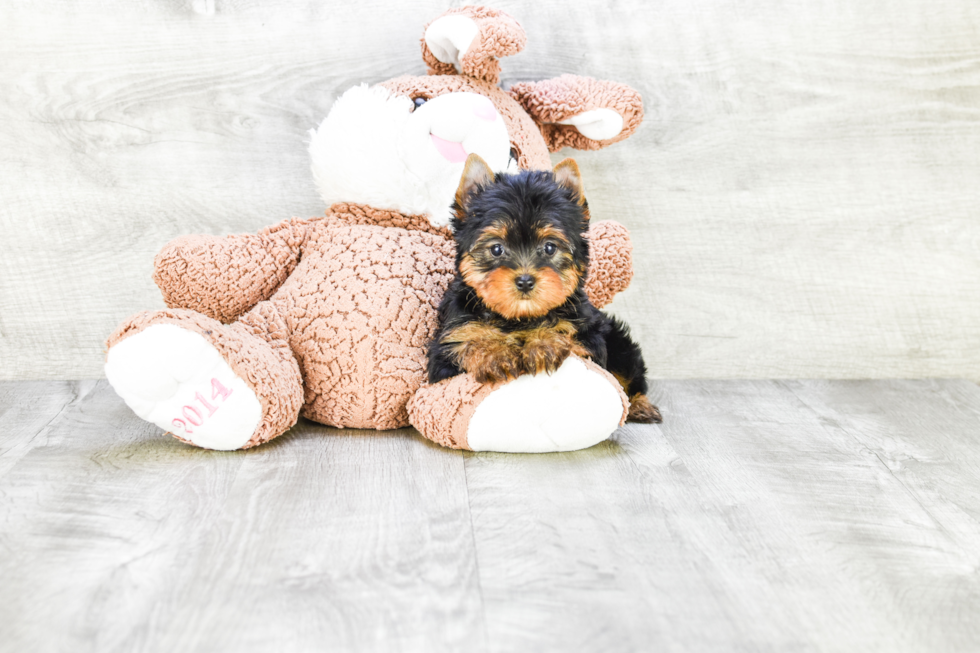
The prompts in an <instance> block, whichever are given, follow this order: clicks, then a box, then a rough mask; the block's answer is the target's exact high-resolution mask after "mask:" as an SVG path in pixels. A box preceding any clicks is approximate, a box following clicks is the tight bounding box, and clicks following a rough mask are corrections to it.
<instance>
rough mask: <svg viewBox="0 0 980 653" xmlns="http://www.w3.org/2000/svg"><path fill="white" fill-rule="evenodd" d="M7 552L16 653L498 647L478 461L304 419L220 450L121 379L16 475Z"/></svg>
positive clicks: (0, 520)
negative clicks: (134, 399)
mask: <svg viewBox="0 0 980 653" xmlns="http://www.w3.org/2000/svg"><path fill="white" fill-rule="evenodd" d="M328 433H329V435H328ZM0 437H2V436H0ZM0 550H2V551H3V555H2V556H0V586H2V588H3V590H2V591H0V650H2V651H24V650H31V651H63V650H92V651H127V652H129V651H175V650H180V651H223V650H226V651H269V650H283V651H287V650H288V651H322V650H336V651H343V650H358V651H372V650H376V651H389V650H440V651H441V650H446V651H449V650H475V646H478V645H482V643H483V641H484V637H485V630H484V627H483V621H482V619H483V616H482V610H481V607H480V606H481V604H480V593H479V587H478V585H477V582H478V579H477V574H476V561H475V557H474V555H473V546H472V532H471V528H470V518H469V513H468V506H467V501H466V487H465V478H464V473H463V461H462V456H461V454H459V453H458V452H456V453H451V452H447V451H445V450H443V449H440V448H438V447H436V446H435V445H433V444H431V443H428V442H427V441H424V440H422V439H421V438H419V437H418V436H417V435H415V434H413V433H410V432H386V433H384V434H379V433H377V432H357V431H348V432H338V431H337V430H335V429H328V428H326V427H321V426H317V425H314V424H311V423H308V422H303V423H301V424H300V425H298V426H297V427H295V428H294V429H293V430H292V431H291V432H290V433H289V434H288V435H285V436H282V437H280V438H279V439H277V440H276V441H275V442H273V443H270V444H269V445H268V446H263V447H261V448H258V449H253V450H251V451H249V452H235V453H232V454H228V453H220V452H209V451H204V450H200V449H195V448H192V447H188V446H186V445H183V444H181V443H179V442H178V441H176V440H173V439H171V438H168V437H161V435H160V433H159V429H157V428H156V427H154V426H152V425H149V424H147V423H144V422H142V421H140V420H139V419H138V418H136V417H135V416H133V415H132V413H131V411H129V410H128V408H127V407H126V406H125V405H124V404H123V403H122V402H121V400H120V399H119V398H118V397H116V395H115V393H114V392H113V391H112V389H111V388H110V387H109V386H108V385H107V384H106V383H105V382H104V381H102V382H99V385H98V387H97V389H96V391H94V392H92V393H90V394H89V395H87V396H86V397H85V398H84V399H82V400H81V401H79V402H77V403H76V404H75V405H74V406H72V407H71V408H70V409H69V410H67V411H66V412H65V413H64V414H63V415H62V416H61V417H60V418H59V419H58V420H57V421H56V422H55V423H53V424H52V425H51V427H50V428H49V430H48V432H47V435H46V438H45V442H44V444H43V445H39V446H36V447H34V448H33V449H32V450H31V451H30V452H29V453H28V454H27V455H26V456H24V457H23V458H22V459H21V460H20V463H19V464H18V465H17V466H15V467H14V468H13V469H12V470H11V471H10V472H8V473H7V474H6V475H5V476H3V477H0ZM474 642H475V644H474Z"/></svg>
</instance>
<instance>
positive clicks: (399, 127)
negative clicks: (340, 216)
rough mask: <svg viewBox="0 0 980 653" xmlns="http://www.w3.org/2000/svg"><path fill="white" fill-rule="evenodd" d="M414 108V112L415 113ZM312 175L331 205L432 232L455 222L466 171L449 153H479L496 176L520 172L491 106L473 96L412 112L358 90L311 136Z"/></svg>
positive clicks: (376, 92)
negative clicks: (414, 222) (400, 217)
mask: <svg viewBox="0 0 980 653" xmlns="http://www.w3.org/2000/svg"><path fill="white" fill-rule="evenodd" d="M413 109H414V110H413ZM311 134H312V137H313V140H312V142H311V143H310V156H311V158H312V165H313V177H314V179H315V180H316V183H317V186H318V188H319V190H320V194H321V196H322V197H323V199H324V201H325V202H326V203H327V205H328V206H329V205H331V204H333V203H335V202H356V203H359V204H368V205H370V206H373V207H376V208H382V209H392V210H396V211H399V212H401V213H406V214H410V215H426V216H428V217H429V220H430V222H431V223H432V224H433V225H435V226H445V225H448V224H449V220H450V206H451V205H452V202H453V196H454V195H455V192H456V187H457V186H458V185H459V178H460V175H461V174H462V172H463V161H464V160H465V156H463V157H462V159H458V157H456V159H458V160H450V159H447V158H446V156H445V154H444V153H443V151H446V150H447V146H446V143H445V142H443V143H441V146H442V147H443V151H440V144H439V143H438V142H437V141H433V136H435V137H436V138H437V139H442V141H449V142H450V143H449V146H448V148H449V149H452V148H453V147H459V148H462V153H464V154H473V153H476V154H479V155H480V156H481V157H482V158H483V159H484V160H485V161H486V162H487V164H488V165H489V166H490V167H491V168H492V169H493V170H494V171H495V172H503V171H505V170H508V165H511V166H512V167H511V169H510V171H512V172H513V171H516V167H515V164H513V163H511V162H510V137H509V136H508V134H507V128H506V126H505V125H504V121H503V118H502V117H501V116H500V115H499V114H497V112H496V109H494V108H493V104H492V103H491V102H490V101H489V100H488V99H487V98H485V97H483V96H482V95H478V94H475V93H448V94H446V95H441V96H439V97H436V98H433V99H431V100H429V101H428V102H426V103H425V104H423V105H422V106H420V107H418V108H417V109H415V108H414V104H413V103H412V99H411V98H409V97H405V96H397V95H392V94H391V93H390V92H389V91H388V90H387V89H386V88H384V87H381V86H372V87H368V86H367V85H363V84H362V85H360V86H355V87H353V88H351V89H350V90H348V91H347V92H346V93H344V94H343V95H342V96H341V97H340V98H339V99H338V100H337V101H336V102H335V103H334V105H333V108H331V110H330V113H329V114H328V115H327V117H326V119H325V120H324V121H323V122H322V123H321V124H320V127H319V128H318V129H316V130H314V131H312V132H311Z"/></svg>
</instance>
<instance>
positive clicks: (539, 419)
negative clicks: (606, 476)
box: [466, 357, 623, 453]
mask: <svg viewBox="0 0 980 653" xmlns="http://www.w3.org/2000/svg"><path fill="white" fill-rule="evenodd" d="M622 416H623V404H622V401H621V400H620V397H619V394H618V393H617V392H616V390H615V388H613V386H611V385H610V384H609V381H608V380H607V379H606V378H605V377H603V376H600V375H599V374H598V373H596V372H594V371H592V370H590V369H589V368H588V367H586V366H585V363H583V362H582V361H581V360H580V359H578V358H574V357H573V358H569V359H567V360H566V361H565V362H564V363H563V364H562V366H561V367H559V368H558V370H557V371H555V373H554V374H551V375H548V374H538V375H536V376H522V377H519V378H517V379H515V380H514V381H511V382H510V383H508V384H506V385H504V386H501V387H500V388H498V389H497V390H494V391H493V392H491V393H490V394H489V395H487V397H486V398H485V399H484V400H483V402H482V403H481V404H480V405H479V406H477V407H476V410H475V411H473V416H472V417H471V418H470V425H469V428H468V430H467V433H466V439H467V442H468V443H469V446H470V448H471V449H472V450H473V451H504V452H509V453H542V452H548V451H574V450H576V449H585V448H586V447H591V446H592V445H594V444H598V443H599V442H602V441H603V440H605V439H606V438H608V437H609V434H610V433H612V432H613V431H615V430H616V428H617V427H618V426H619V420H620V418H621V417H622Z"/></svg>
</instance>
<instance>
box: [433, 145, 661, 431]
mask: <svg viewBox="0 0 980 653" xmlns="http://www.w3.org/2000/svg"><path fill="white" fill-rule="evenodd" d="M453 212H454V218H453V227H454V229H455V234H456V271H457V274H456V278H455V279H454V280H453V281H452V283H451V284H450V286H449V289H448V290H447V291H446V294H445V296H444V297H443V300H442V303H441V304H440V306H439V331H438V333H437V334H436V338H435V340H434V341H433V343H432V344H431V345H430V347H429V369H428V372H429V381H430V382H432V383H435V382H438V381H441V380H443V379H447V378H450V377H453V376H456V375H457V374H461V373H463V372H469V373H470V374H472V375H473V376H474V377H475V378H476V379H477V380H478V381H480V382H482V383H495V382H499V381H504V380H507V379H513V378H516V377H518V376H520V375H521V374H539V373H542V372H554V371H555V370H557V369H558V367H560V366H561V364H562V363H563V362H564V361H565V359H566V358H568V356H569V355H572V354H574V355H577V356H580V357H583V358H591V359H592V360H593V361H595V362H596V363H597V364H598V365H600V366H602V367H603V368H605V369H607V370H609V371H610V372H611V373H612V374H613V375H614V376H615V377H616V379H618V380H619V382H620V384H622V386H623V389H624V390H625V391H626V394H627V396H629V398H630V409H629V417H628V419H629V421H634V422H645V423H652V422H660V421H661V419H660V412H659V411H658V410H657V408H656V407H655V406H653V405H652V404H651V403H650V401H649V400H648V399H647V396H646V394H647V382H646V365H645V364H644V362H643V356H642V354H641V352H640V348H639V346H638V345H637V344H636V343H635V342H634V341H633V340H632V338H630V335H629V329H628V328H627V327H626V325H625V324H623V323H622V322H620V321H619V320H617V319H615V318H613V317H610V316H608V315H606V314H605V313H603V312H601V311H599V310H598V309H596V308H595V307H594V306H593V305H592V304H591V303H590V302H589V300H588V297H586V294H585V291H584V284H585V274H586V271H587V270H588V266H589V244H588V240H587V239H586V233H587V231H588V228H589V207H588V203H587V202H586V201H585V196H584V194H583V192H582V184H581V175H580V173H579V170H578V166H577V165H576V164H575V161H573V160H572V159H565V160H564V161H562V162H561V163H559V164H558V165H557V166H555V169H554V171H552V172H538V171H522V172H520V173H518V174H515V175H502V174H501V175H494V174H493V172H491V171H490V169H489V168H488V167H487V165H486V163H484V161H483V160H482V159H480V157H478V156H476V155H470V157H469V158H468V159H467V161H466V166H465V168H464V170H463V177H462V179H461V181H460V185H459V189H458V190H457V192H456V201H455V202H454V204H453Z"/></svg>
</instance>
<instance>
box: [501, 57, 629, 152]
mask: <svg viewBox="0 0 980 653" xmlns="http://www.w3.org/2000/svg"><path fill="white" fill-rule="evenodd" d="M510 94H511V95H512V96H513V97H514V99H515V100H517V101H518V102H520V104H521V106H523V107H524V109H525V110H527V112H528V113H529V114H531V116H532V117H533V118H534V120H536V121H537V122H538V123H539V124H540V125H541V133H542V135H543V136H544V139H545V142H547V144H548V149H550V150H551V151H552V152H557V151H558V150H560V149H562V148H563V147H574V148H577V149H579V150H598V149H601V148H603V147H606V146H608V145H611V144H613V143H617V142H619V141H621V140H623V139H624V138H628V137H629V136H630V135H631V134H632V133H633V132H635V131H636V128H637V127H639V126H640V123H641V122H643V99H642V98H641V97H640V94H639V93H637V92H636V91H634V90H633V89H632V88H630V87H629V86H627V85H626V84H618V83H616V82H609V81H606V80H601V79H592V78H591V77H580V76H578V75H562V76H561V77H556V78H555V79H545V80H543V81H540V82H522V83H520V84H514V85H513V86H511V88H510ZM602 108H605V109H613V110H615V111H616V112H617V113H619V115H621V116H622V117H623V130H622V131H621V132H620V133H619V134H618V135H617V136H615V137H614V138H609V139H606V140H604V141H595V140H592V139H591V138H586V137H585V136H583V135H582V134H580V133H579V131H578V130H577V129H575V127H573V126H571V125H559V124H557V123H558V121H560V120H566V119H568V118H571V117H572V116H576V115H578V114H580V113H584V112H586V111H591V110H592V109H602Z"/></svg>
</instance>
